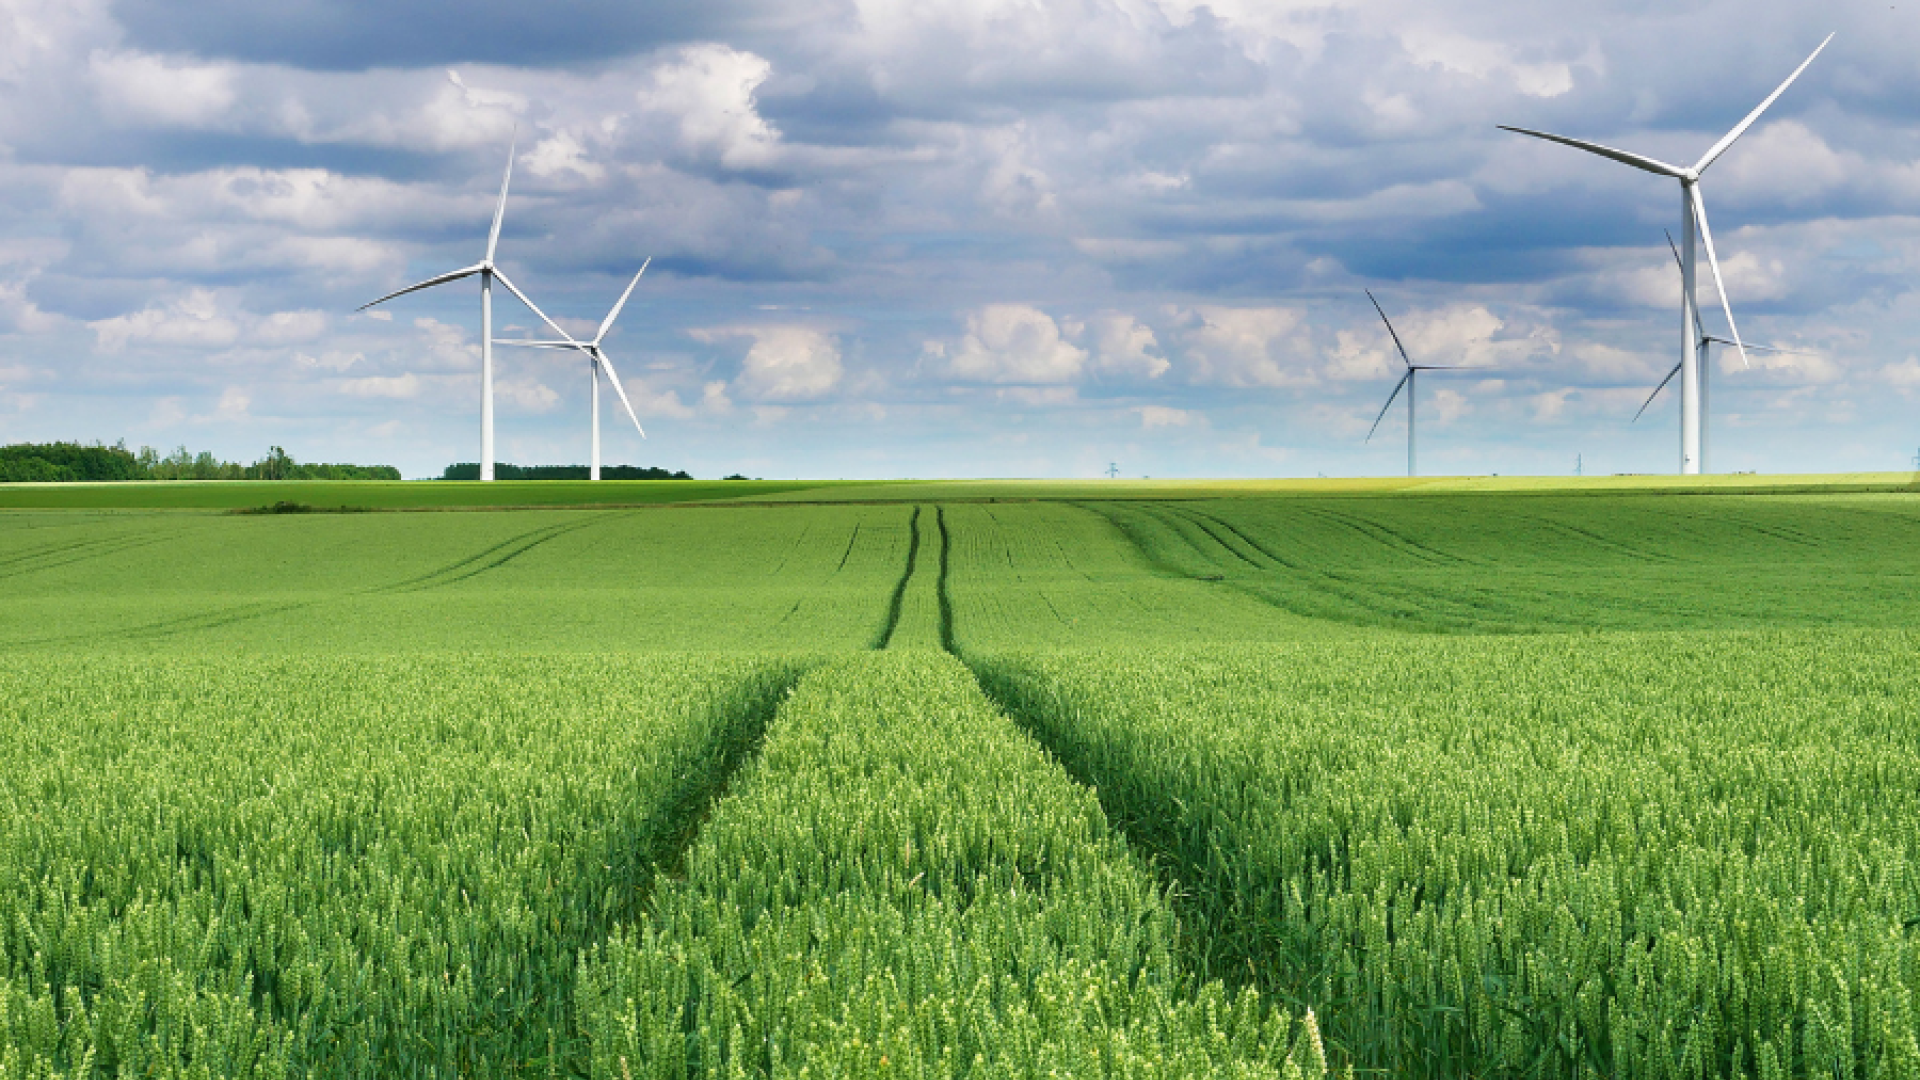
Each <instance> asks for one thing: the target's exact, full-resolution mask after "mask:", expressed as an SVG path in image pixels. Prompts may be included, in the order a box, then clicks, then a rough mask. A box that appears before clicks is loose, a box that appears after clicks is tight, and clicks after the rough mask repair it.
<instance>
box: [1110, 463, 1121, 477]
mask: <svg viewBox="0 0 1920 1080" xmlns="http://www.w3.org/2000/svg"><path fill="white" fill-rule="evenodd" d="M1119 475H1120V466H1119V464H1117V463H1115V462H1112V461H1109V462H1107V479H1109V480H1111V479H1113V478H1114V477H1116V476H1119Z"/></svg>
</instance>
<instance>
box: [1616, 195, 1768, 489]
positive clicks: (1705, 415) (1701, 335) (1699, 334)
mask: <svg viewBox="0 0 1920 1080" xmlns="http://www.w3.org/2000/svg"><path fill="white" fill-rule="evenodd" d="M1667 247H1668V249H1670V250H1671V251H1672V252H1673V261H1674V262H1675V263H1677V264H1679V266H1680V274H1681V276H1682V277H1685V276H1686V272H1687V266H1686V263H1685V262H1683V261H1682V260H1681V258H1680V249H1679V248H1678V247H1676V246H1674V243H1673V234H1672V233H1668V234H1667ZM1693 329H1694V333H1695V337H1694V346H1693V347H1694V348H1695V349H1697V350H1698V351H1699V361H1698V362H1699V365H1700V468H1701V469H1702V470H1703V471H1704V470H1706V469H1707V468H1708V465H1707V451H1708V447H1709V446H1710V445H1711V440H1709V439H1708V438H1707V428H1708V426H1709V421H1710V420H1711V419H1712V415H1713V414H1712V411H1711V410H1710V409H1709V408H1708V405H1707V402H1708V399H1709V398H1710V397H1711V395H1710V394H1709V393H1708V388H1709V386H1710V385H1711V384H1712V377H1711V376H1712V372H1713V367H1712V365H1710V364H1708V363H1707V357H1708V355H1709V353H1710V352H1711V351H1712V349H1713V346H1714V345H1715V344H1716V343H1718V344H1721V345H1735V346H1738V345H1739V344H1740V343H1739V342H1737V341H1735V340H1733V339H1732V338H1723V337H1721V336H1719V335H1718V334H1709V333H1707V328H1706V325H1705V324H1703V323H1702V322H1701V321H1700V312H1699V311H1697V310H1696V311H1695V312H1694V313H1693ZM1744 348H1745V350H1746V351H1749V352H1764V353H1792V352H1794V350H1792V349H1781V348H1776V347H1774V346H1772V345H1754V344H1751V343H1749V344H1747V345H1746V346H1744ZM1741 359H1742V360H1745V359H1746V357H1745V355H1744V354H1743V355H1742V356H1741ZM1681 366H1682V365H1681V364H1675V365H1673V370H1671V371H1669V372H1667V377H1666V378H1664V379H1661V380H1660V385H1659V386H1656V387H1654V388H1653V393H1651V394H1648V395H1647V400H1645V401H1643V402H1641V403H1640V411H1639V412H1637V413H1634V414H1633V419H1632V420H1631V421H1629V423H1638V422H1639V420H1640V417H1641V416H1642V415H1643V414H1644V413H1646V411H1647V407H1648V406H1650V405H1652V404H1653V399H1654V398H1657V397H1659V396H1660V391H1662V390H1665V389H1666V388H1667V384H1668V383H1670V382H1672V381H1673V377H1674V376H1675V375H1678V374H1680V368H1681Z"/></svg>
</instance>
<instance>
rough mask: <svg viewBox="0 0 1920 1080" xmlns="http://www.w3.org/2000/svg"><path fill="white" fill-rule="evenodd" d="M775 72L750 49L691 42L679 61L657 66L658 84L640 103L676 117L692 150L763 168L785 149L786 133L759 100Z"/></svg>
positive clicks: (731, 164) (739, 166)
mask: <svg viewBox="0 0 1920 1080" xmlns="http://www.w3.org/2000/svg"><path fill="white" fill-rule="evenodd" d="M772 71H773V65H771V64H769V63H767V61H766V60H764V59H762V58H761V57H759V56H756V55H754V54H753V53H750V52H741V51H739V50H736V49H732V48H729V47H727V46H725V45H715V44H702V45H689V46H687V47H686V48H684V49H681V50H680V52H679V54H678V56H677V58H676V59H675V61H674V62H673V63H668V64H663V65H661V66H660V67H658V68H656V69H655V70H654V72H653V85H652V86H651V87H649V88H648V89H645V90H642V91H640V93H639V101H640V105H641V106H642V107H643V108H645V109H647V110H649V111H652V112H655V113H658V114H661V115H664V116H667V117H669V118H671V119H672V120H673V122H674V123H675V125H676V127H677V134H678V137H679V142H680V145H681V147H682V149H684V150H686V151H687V152H689V153H692V154H694V155H696V156H700V157H706V158H711V159H714V160H717V161H718V162H719V163H720V164H721V165H722V166H724V167H726V168H729V169H751V168H758V167H762V166H765V165H768V164H770V163H772V161H773V159H774V155H775V154H776V153H777V152H778V150H779V148H780V133H779V132H778V131H776V130H775V129H774V127H773V125H771V124H769V123H767V122H766V121H765V120H764V119H762V118H761V116H760V113H759V112H758V110H757V109H756V108H755V106H754V100H753V96H754V91H755V90H757V89H759V87H760V84H761V83H764V82H766V81H767V76H768V75H769V74H771V73H772Z"/></svg>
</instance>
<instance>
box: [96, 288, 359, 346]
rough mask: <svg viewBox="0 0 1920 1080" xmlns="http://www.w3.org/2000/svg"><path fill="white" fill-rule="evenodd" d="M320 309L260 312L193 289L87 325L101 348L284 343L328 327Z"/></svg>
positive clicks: (309, 336) (307, 338) (309, 338)
mask: <svg viewBox="0 0 1920 1080" xmlns="http://www.w3.org/2000/svg"><path fill="white" fill-rule="evenodd" d="M327 325H328V320H327V317H326V316H325V315H324V314H322V313H320V312H318V311H277V312H271V313H269V314H266V315H256V314H253V313H251V312H247V311H245V310H242V309H240V308H238V307H237V306H235V305H233V304H231V303H230V302H228V301H227V300H225V299H224V298H223V297H221V296H220V295H219V294H218V293H216V292H214V291H213V290H211V289H193V290H190V291H189V292H187V293H186V294H185V295H184V296H179V297H175V298H174V299H173V300H171V301H169V302H167V303H165V304H159V305H153V304H150V305H148V306H147V307H145V308H142V309H141V310H139V311H136V312H133V313H131V314H128V315H115V316H113V317H112V318H108V319H98V320H95V321H94V322H91V323H89V324H88V326H89V327H90V328H91V329H92V330H93V333H94V338H95V341H96V343H97V344H98V346H99V348H100V351H101V352H106V353H115V352H120V351H122V350H124V349H125V348H127V346H128V345H129V344H132V343H140V344H150V345H161V346H188V347H200V348H207V349H220V348H226V347H228V346H232V345H236V344H240V343H243V342H244V343H245V344H249V345H285V344H292V343H297V342H306V341H312V340H314V339H315V338H318V337H320V336H321V335H322V334H324V333H325V332H326V330H327Z"/></svg>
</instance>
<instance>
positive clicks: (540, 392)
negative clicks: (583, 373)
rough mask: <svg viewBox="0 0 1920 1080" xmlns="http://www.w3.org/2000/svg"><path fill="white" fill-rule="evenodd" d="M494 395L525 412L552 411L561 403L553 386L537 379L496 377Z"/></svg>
mask: <svg viewBox="0 0 1920 1080" xmlns="http://www.w3.org/2000/svg"><path fill="white" fill-rule="evenodd" d="M493 394H494V397H496V398H498V399H499V400H501V401H503V402H506V403H507V404H509V405H512V406H514V407H515V408H517V409H520V410H522V411H524V412H530V413H545V412H552V411H553V409H554V407H555V406H557V405H559V404H560V395H559V394H558V393H556V392H555V391H554V389H553V387H551V386H548V385H547V384H546V383H543V382H540V381H539V380H537V379H495V380H494V383H493Z"/></svg>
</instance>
